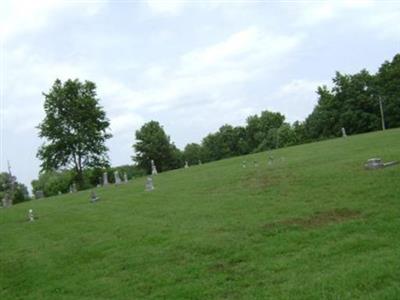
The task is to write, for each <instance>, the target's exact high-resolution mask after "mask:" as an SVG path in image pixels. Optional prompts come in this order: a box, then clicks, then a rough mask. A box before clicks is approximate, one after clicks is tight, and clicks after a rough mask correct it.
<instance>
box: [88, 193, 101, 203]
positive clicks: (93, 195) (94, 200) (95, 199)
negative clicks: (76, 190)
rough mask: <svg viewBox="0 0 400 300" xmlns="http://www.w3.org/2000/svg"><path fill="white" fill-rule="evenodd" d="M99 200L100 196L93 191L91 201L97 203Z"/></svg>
mask: <svg viewBox="0 0 400 300" xmlns="http://www.w3.org/2000/svg"><path fill="white" fill-rule="evenodd" d="M99 200H100V198H99V197H97V195H96V193H95V192H94V191H92V193H91V194H90V202H92V203H96V202H97V201H99Z"/></svg>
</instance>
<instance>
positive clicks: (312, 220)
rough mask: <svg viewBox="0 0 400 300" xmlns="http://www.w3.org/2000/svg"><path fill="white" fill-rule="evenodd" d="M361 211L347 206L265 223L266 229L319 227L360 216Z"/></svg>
mask: <svg viewBox="0 0 400 300" xmlns="http://www.w3.org/2000/svg"><path fill="white" fill-rule="evenodd" d="M360 217H361V213H360V212H359V211H356V210H351V209H347V208H336V209H333V210H328V211H323V212H316V213H314V214H313V215H312V216H310V217H308V218H289V219H286V220H282V221H278V222H273V223H268V224H266V225H264V228H266V229H275V228H282V227H301V228H305V229H307V228H318V227H322V226H325V225H329V224H332V223H342V222H345V221H348V220H352V219H356V218H360Z"/></svg>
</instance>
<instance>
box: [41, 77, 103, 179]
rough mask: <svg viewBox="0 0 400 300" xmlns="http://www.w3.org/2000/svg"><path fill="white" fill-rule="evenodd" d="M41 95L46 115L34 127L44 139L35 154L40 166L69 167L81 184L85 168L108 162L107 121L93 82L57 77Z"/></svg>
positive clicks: (49, 168) (48, 167) (43, 169)
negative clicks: (40, 162) (65, 79)
mask: <svg viewBox="0 0 400 300" xmlns="http://www.w3.org/2000/svg"><path fill="white" fill-rule="evenodd" d="M43 95H44V96H45V102H44V110H45V113H46V116H45V118H44V120H43V121H42V122H41V123H40V124H39V126H38V129H39V136H40V137H41V138H44V139H45V140H46V142H45V143H44V144H43V145H42V146H41V147H40V149H39V151H38V154H37V156H38V158H39V159H40V160H41V161H42V164H41V170H42V171H54V170H60V169H61V168H68V169H72V170H74V171H75V173H76V180H77V182H78V185H82V183H83V170H84V169H85V168H87V167H104V166H107V165H108V157H107V150H108V149H107V147H106V146H105V141H106V140H107V139H108V138H110V137H111V134H110V133H108V132H107V129H108V127H109V125H110V123H109V121H108V119H107V118H106V113H105V111H104V110H103V108H102V107H101V106H100V105H99V99H98V98H97V95H96V85H95V84H94V83H93V82H91V81H85V82H80V81H79V80H78V79H75V80H67V81H66V82H64V83H62V82H61V81H60V80H58V79H57V80H56V81H55V82H54V84H53V86H52V88H51V89H50V91H49V92H48V93H47V94H46V93H44V94H43Z"/></svg>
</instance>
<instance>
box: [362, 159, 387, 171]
mask: <svg viewBox="0 0 400 300" xmlns="http://www.w3.org/2000/svg"><path fill="white" fill-rule="evenodd" d="M384 166H385V165H384V163H383V161H382V159H381V158H378V157H377V158H370V159H368V161H367V163H366V164H365V168H367V169H379V168H383V167H384Z"/></svg>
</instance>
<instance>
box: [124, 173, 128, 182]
mask: <svg viewBox="0 0 400 300" xmlns="http://www.w3.org/2000/svg"><path fill="white" fill-rule="evenodd" d="M124 182H125V183H128V174H126V172H125V173H124Z"/></svg>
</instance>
